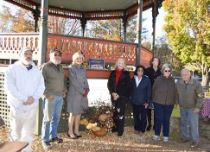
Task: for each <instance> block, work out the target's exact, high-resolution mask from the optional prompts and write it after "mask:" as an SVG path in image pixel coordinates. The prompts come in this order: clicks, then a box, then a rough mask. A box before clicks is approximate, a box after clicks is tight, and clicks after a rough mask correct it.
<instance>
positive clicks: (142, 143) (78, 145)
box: [33, 127, 210, 152]
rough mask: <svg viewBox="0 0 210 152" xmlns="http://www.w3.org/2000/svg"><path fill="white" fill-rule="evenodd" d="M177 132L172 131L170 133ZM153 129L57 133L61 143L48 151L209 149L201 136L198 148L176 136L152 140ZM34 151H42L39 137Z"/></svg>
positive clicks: (135, 151) (207, 143)
mask: <svg viewBox="0 0 210 152" xmlns="http://www.w3.org/2000/svg"><path fill="white" fill-rule="evenodd" d="M174 134H178V133H176V132H172V135H174ZM152 135H153V131H150V132H146V133H145V134H143V135H139V134H134V132H133V128H131V127H126V128H125V132H124V135H123V136H122V137H118V136H117V135H116V134H114V133H113V134H107V135H106V136H105V137H95V136H94V135H92V134H88V133H87V132H82V138H80V139H76V140H73V139H69V138H68V137H67V136H66V134H64V133H62V134H59V136H60V137H62V138H63V139H64V143H62V144H56V143H55V144H53V146H52V148H51V149H50V150H49V152H146V151H148V152H159V151H164V152H178V151H185V152H188V151H189V152H192V151H194V152H201V151H202V152H203V151H210V145H209V141H208V140H207V139H205V138H201V142H200V145H199V148H194V149H192V148H191V147H190V144H191V143H190V142H189V143H181V141H180V140H179V138H177V137H178V136H176V137H174V136H173V138H172V139H171V140H169V142H168V143H163V142H162V141H158V142H156V141H153V140H152V139H151V138H152ZM33 150H34V152H42V151H44V150H43V149H42V145H41V140H40V137H37V136H36V137H35V141H34V145H33Z"/></svg>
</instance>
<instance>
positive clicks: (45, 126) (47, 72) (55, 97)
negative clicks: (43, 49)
mask: <svg viewBox="0 0 210 152" xmlns="http://www.w3.org/2000/svg"><path fill="white" fill-rule="evenodd" d="M49 55H50V60H49V61H48V62H47V63H45V64H43V65H42V67H41V71H42V75H43V77H44V82H45V87H46V89H45V92H44V99H43V113H44V117H43V121H42V146H43V148H44V149H45V150H47V149H49V148H50V147H51V144H50V142H55V141H56V142H57V143H62V142H63V140H62V139H61V138H58V136H57V128H58V125H59V121H60V115H61V110H62V105H63V97H64V96H65V94H66V88H65V83H64V82H65V78H64V71H63V68H62V65H61V55H62V53H61V51H60V50H59V49H57V48H54V49H51V50H50V54H49Z"/></svg>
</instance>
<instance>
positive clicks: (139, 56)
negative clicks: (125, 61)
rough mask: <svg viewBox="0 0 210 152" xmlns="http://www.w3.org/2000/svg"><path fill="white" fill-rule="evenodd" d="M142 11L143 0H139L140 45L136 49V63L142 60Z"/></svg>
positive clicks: (138, 29) (138, 24) (138, 28)
mask: <svg viewBox="0 0 210 152" xmlns="http://www.w3.org/2000/svg"><path fill="white" fill-rule="evenodd" d="M142 12H143V0H138V10H137V31H138V34H137V35H138V37H137V40H138V46H137V49H136V65H139V64H140V62H141V33H142V31H141V30H142Z"/></svg>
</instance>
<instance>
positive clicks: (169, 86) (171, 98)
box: [152, 76, 178, 105]
mask: <svg viewBox="0 0 210 152" xmlns="http://www.w3.org/2000/svg"><path fill="white" fill-rule="evenodd" d="M152 100H153V102H155V103H159V104H163V105H173V104H175V103H176V102H177V100H178V95H177V89H176V84H175V82H174V78H173V77H169V78H165V77H164V76H159V77H157V79H156V80H155V82H154V85H153V88H152Z"/></svg>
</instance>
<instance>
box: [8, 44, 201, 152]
mask: <svg viewBox="0 0 210 152" xmlns="http://www.w3.org/2000/svg"><path fill="white" fill-rule="evenodd" d="M32 55H33V50H32V49H31V48H24V49H23V50H22V51H21V52H20V59H19V60H18V61H16V62H15V63H14V64H12V65H9V67H8V68H7V70H6V72H5V91H6V93H7V97H8V98H7V102H8V105H9V106H10V109H11V117H10V118H11V120H10V122H11V123H10V126H11V137H12V138H13V140H18V141H27V142H28V143H29V145H28V146H27V147H26V148H25V149H24V150H23V151H25V152H30V151H32V148H31V146H32V141H33V131H34V129H35V128H34V127H35V122H36V110H37V106H38V101H39V98H40V97H42V109H43V121H42V133H41V139H42V146H43V148H44V149H45V150H47V149H49V148H50V147H51V144H52V143H53V142H57V143H62V142H63V139H62V138H59V137H58V134H57V129H58V125H59V121H60V116H61V110H62V106H63V102H64V100H63V99H64V97H66V99H67V112H68V113H69V120H68V131H67V136H68V138H71V139H78V138H81V137H82V136H81V134H80V132H79V125H80V117H81V114H82V113H84V112H85V111H86V110H87V109H88V99H87V95H88V93H89V85H88V81H87V77H86V71H85V69H84V68H83V66H82V64H83V62H84V56H83V55H82V53H80V52H76V53H74V54H73V56H72V64H71V65H70V66H69V68H68V70H69V74H68V77H69V88H68V89H67V87H66V80H65V76H64V70H63V68H62V65H61V61H62V52H61V51H60V50H59V49H57V48H53V49H51V50H50V53H49V61H48V62H47V63H44V64H43V65H41V67H40V69H39V68H38V67H37V66H36V65H35V64H34V62H33V61H32ZM171 72H172V69H171V66H170V65H169V64H164V65H163V66H162V69H160V60H159V59H158V58H153V60H152V62H151V67H150V68H147V69H145V68H144V66H141V65H139V66H137V67H136V70H135V72H134V76H133V77H131V76H130V73H129V72H128V71H127V70H126V63H125V60H124V59H123V58H119V59H118V60H117V62H116V66H115V70H113V71H112V72H111V74H110V77H109V79H108V84H107V87H108V90H109V92H110V95H111V101H112V105H113V107H114V114H113V120H114V127H113V129H112V131H113V132H117V134H118V136H122V135H123V132H124V119H125V118H124V113H125V110H126V103H127V102H128V101H131V103H132V106H133V117H134V131H135V133H139V134H142V133H144V132H145V130H150V129H151V127H152V117H151V116H152V115H151V109H150V108H148V107H150V105H152V103H153V104H154V109H155V110H154V126H153V128H154V129H155V135H154V136H153V139H154V140H160V133H161V129H162V132H163V141H164V142H167V141H168V138H169V128H170V117H171V113H172V110H173V107H174V104H175V103H179V106H180V109H181V133H182V139H183V141H189V140H190V139H191V137H192V140H193V145H194V146H196V145H197V144H198V141H199V134H198V112H199V108H200V104H201V100H202V97H203V92H202V88H201V86H200V84H199V83H198V82H197V81H195V80H193V79H192V77H191V73H190V71H189V70H188V69H183V70H182V72H181V76H182V79H181V80H179V81H178V82H177V83H175V81H174V79H173V77H172V75H171ZM147 122H148V124H147ZM190 128H191V130H189V129H190ZM190 131H191V132H190ZM190 133H191V134H190Z"/></svg>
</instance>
